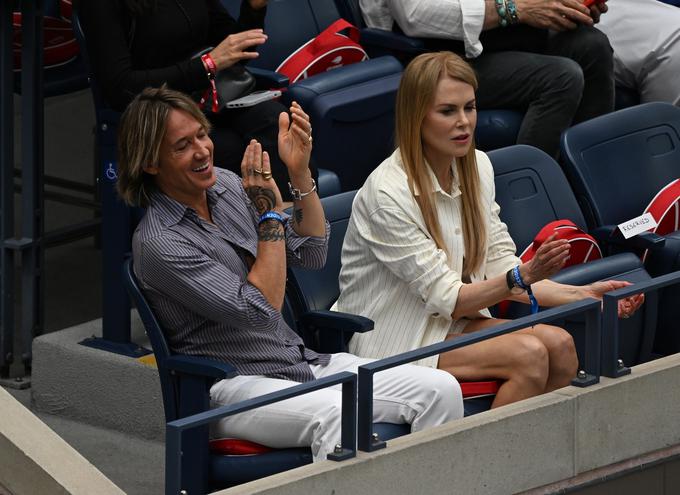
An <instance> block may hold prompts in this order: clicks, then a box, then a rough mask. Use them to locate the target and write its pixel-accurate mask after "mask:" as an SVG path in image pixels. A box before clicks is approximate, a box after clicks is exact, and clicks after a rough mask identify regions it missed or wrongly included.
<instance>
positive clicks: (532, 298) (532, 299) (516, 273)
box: [512, 265, 538, 314]
mask: <svg viewBox="0 0 680 495" xmlns="http://www.w3.org/2000/svg"><path fill="white" fill-rule="evenodd" d="M512 277H513V278H514V279H515V283H516V284H517V286H519V287H521V288H522V289H524V290H525V291H527V296H529V302H530V303H531V314H536V313H538V301H537V300H536V296H534V292H533V291H532V290H531V285H527V284H525V283H524V280H522V275H521V274H520V273H519V265H517V266H516V267H515V268H513V269H512Z"/></svg>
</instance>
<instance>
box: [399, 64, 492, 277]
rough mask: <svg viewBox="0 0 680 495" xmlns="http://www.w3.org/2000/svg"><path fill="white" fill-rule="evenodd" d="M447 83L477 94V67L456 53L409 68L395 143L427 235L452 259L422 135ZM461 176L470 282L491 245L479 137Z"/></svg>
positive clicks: (460, 161) (462, 162)
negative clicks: (487, 244) (483, 205)
mask: <svg viewBox="0 0 680 495" xmlns="http://www.w3.org/2000/svg"><path fill="white" fill-rule="evenodd" d="M444 77H450V78H452V79H456V80H458V81H462V82H464V83H467V84H469V85H470V86H472V87H473V88H474V89H475V90H477V78H476V77H475V73H474V71H473V70H472V67H470V66H469V65H468V64H467V63H466V62H465V61H464V60H463V59H462V58H460V57H459V56H458V55H455V54H454V53H451V52H436V53H425V54H423V55H419V56H418V57H416V58H415V59H413V61H412V62H411V63H410V64H409V65H408V67H406V70H404V74H403V76H402V78H401V84H400V85H399V90H398V92H397V102H396V108H395V117H396V129H395V141H396V144H397V146H399V148H400V151H401V158H402V161H403V163H404V168H405V170H406V175H407V177H408V184H409V188H410V189H411V194H414V190H415V189H414V187H415V188H417V189H418V191H419V194H418V195H417V196H416V195H415V194H414V196H415V198H416V201H417V203H418V206H419V207H420V211H421V212H422V214H423V218H424V219H425V225H426V227H427V230H428V231H429V233H430V235H431V236H432V238H433V239H434V241H435V243H436V244H437V247H438V248H440V249H442V250H444V252H446V253H447V255H451V253H449V252H448V250H447V249H446V244H445V243H444V240H443V237H442V229H441V225H439V220H438V217H437V212H436V211H435V206H434V192H433V190H432V181H431V179H430V175H429V173H428V171H427V168H426V167H427V164H426V163H425V155H424V152H423V141H422V135H421V129H422V125H423V121H424V120H425V116H426V114H427V112H428V111H429V110H430V108H431V107H432V105H433V104H434V98H435V93H436V90H437V85H438V83H439V81H440V80H441V79H442V78H444ZM473 131H474V129H473ZM456 170H457V175H458V180H459V181H460V190H461V194H462V205H463V208H462V209H463V241H464V246H465V259H464V262H463V276H464V277H466V276H469V275H470V274H471V273H473V272H475V271H476V270H477V269H478V268H479V267H480V265H481V263H482V259H483V257H484V251H485V242H486V232H485V231H484V230H485V229H484V222H483V221H482V208H481V204H480V184H479V173H478V171H477V161H476V159H475V143H474V137H473V139H472V143H471V145H470V150H469V151H468V153H467V154H466V155H465V156H464V157H462V158H457V159H456Z"/></svg>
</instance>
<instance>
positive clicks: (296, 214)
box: [293, 207, 302, 225]
mask: <svg viewBox="0 0 680 495" xmlns="http://www.w3.org/2000/svg"><path fill="white" fill-rule="evenodd" d="M293 223H294V224H295V225H300V224H301V223H302V208H297V207H294V208H293Z"/></svg>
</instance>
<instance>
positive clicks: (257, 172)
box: [253, 168, 262, 175]
mask: <svg viewBox="0 0 680 495" xmlns="http://www.w3.org/2000/svg"><path fill="white" fill-rule="evenodd" d="M253 172H254V173H256V174H259V175H262V169H261V168H254V169H253Z"/></svg>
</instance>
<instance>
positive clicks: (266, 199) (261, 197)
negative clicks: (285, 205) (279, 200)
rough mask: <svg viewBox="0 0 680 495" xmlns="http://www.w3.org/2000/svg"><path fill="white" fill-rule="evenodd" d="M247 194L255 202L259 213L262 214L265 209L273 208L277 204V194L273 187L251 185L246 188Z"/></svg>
mask: <svg viewBox="0 0 680 495" xmlns="http://www.w3.org/2000/svg"><path fill="white" fill-rule="evenodd" d="M246 194H248V197H249V198H250V201H252V202H253V204H254V205H255V208H256V209H257V211H258V213H259V214H260V215H262V214H263V213H264V212H265V211H269V210H273V209H274V206H276V196H275V195H274V191H272V190H271V189H265V188H264V187H260V186H251V187H248V188H246Z"/></svg>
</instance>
